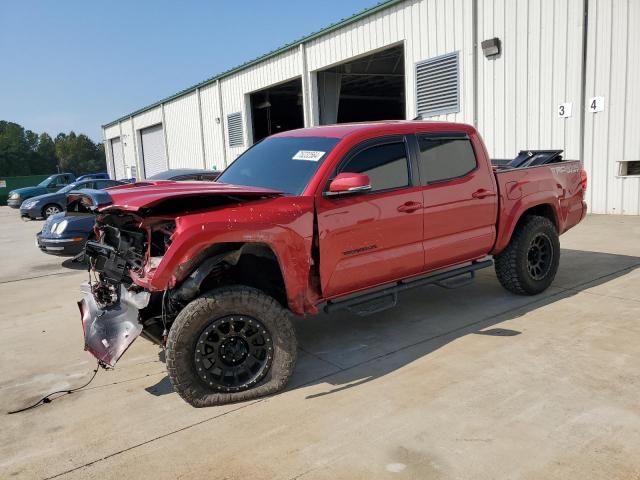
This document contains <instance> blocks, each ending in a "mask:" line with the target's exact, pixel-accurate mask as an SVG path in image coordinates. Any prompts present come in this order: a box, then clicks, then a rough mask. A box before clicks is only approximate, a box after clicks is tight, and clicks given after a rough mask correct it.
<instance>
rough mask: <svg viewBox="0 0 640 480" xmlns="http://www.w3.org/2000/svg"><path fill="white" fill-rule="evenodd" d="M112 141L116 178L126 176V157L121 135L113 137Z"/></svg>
mask: <svg viewBox="0 0 640 480" xmlns="http://www.w3.org/2000/svg"><path fill="white" fill-rule="evenodd" d="M110 142H111V158H112V159H113V168H114V172H113V173H114V175H115V179H116V180H118V179H121V178H125V171H124V157H123V155H122V144H121V143H120V137H117V138H112V139H111V140H110Z"/></svg>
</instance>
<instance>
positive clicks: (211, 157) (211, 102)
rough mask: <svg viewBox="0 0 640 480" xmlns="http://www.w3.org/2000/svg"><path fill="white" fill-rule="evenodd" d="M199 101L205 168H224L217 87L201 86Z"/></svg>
mask: <svg viewBox="0 0 640 480" xmlns="http://www.w3.org/2000/svg"><path fill="white" fill-rule="evenodd" d="M200 103H201V105H202V131H203V135H204V149H205V155H206V159H207V168H212V169H214V170H222V169H223V168H224V154H223V148H224V144H223V143H222V135H223V133H222V119H221V117H220V111H219V109H220V105H219V102H218V87H217V86H216V85H215V84H213V85H207V86H206V87H202V89H201V90H200ZM216 119H220V121H219V122H217V121H216Z"/></svg>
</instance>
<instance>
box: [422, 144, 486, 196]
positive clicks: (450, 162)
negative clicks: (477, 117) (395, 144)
mask: <svg viewBox="0 0 640 480" xmlns="http://www.w3.org/2000/svg"><path fill="white" fill-rule="evenodd" d="M418 143H419V145H420V173H421V176H422V183H423V184H424V183H433V182H441V181H443V180H449V179H452V178H458V177H463V176H465V175H466V174H467V173H469V172H471V171H472V170H474V169H475V168H476V166H477V163H476V156H475V154H474V153H473V148H472V147H471V142H470V141H469V139H466V138H465V139H462V138H461V139H445V138H432V137H425V136H418Z"/></svg>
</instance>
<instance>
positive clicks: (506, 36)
mask: <svg viewBox="0 0 640 480" xmlns="http://www.w3.org/2000/svg"><path fill="white" fill-rule="evenodd" d="M583 23H584V22H583V3H582V0H516V1H514V0H478V47H477V48H478V130H479V131H480V132H481V133H482V135H483V138H484V140H485V142H486V144H487V149H488V150H489V154H490V155H491V156H492V157H495V158H511V157H513V156H515V155H516V154H517V152H518V151H519V150H523V149H548V148H559V149H563V150H565V155H566V157H567V158H574V159H576V158H579V155H580V144H581V135H580V110H581V98H580V90H581V62H582V35H583ZM493 37H498V38H500V40H501V41H502V53H501V55H500V56H498V57H494V58H490V59H487V58H485V57H484V55H483V53H482V49H481V47H480V42H481V41H483V40H487V39H489V38H493ZM565 102H571V103H572V104H573V116H572V117H571V118H559V117H558V115H557V107H558V105H559V104H560V103H565Z"/></svg>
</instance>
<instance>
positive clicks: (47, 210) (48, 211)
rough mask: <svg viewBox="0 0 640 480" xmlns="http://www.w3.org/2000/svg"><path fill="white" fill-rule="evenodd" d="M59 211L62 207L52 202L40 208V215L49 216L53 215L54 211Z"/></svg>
mask: <svg viewBox="0 0 640 480" xmlns="http://www.w3.org/2000/svg"><path fill="white" fill-rule="evenodd" d="M61 211H62V209H61V208H60V207H59V206H58V205H55V204H53V203H52V204H50V205H47V206H45V207H44V208H43V209H42V216H43V217H44V218H49V217H50V216H51V215H55V214H56V213H60V212H61Z"/></svg>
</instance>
